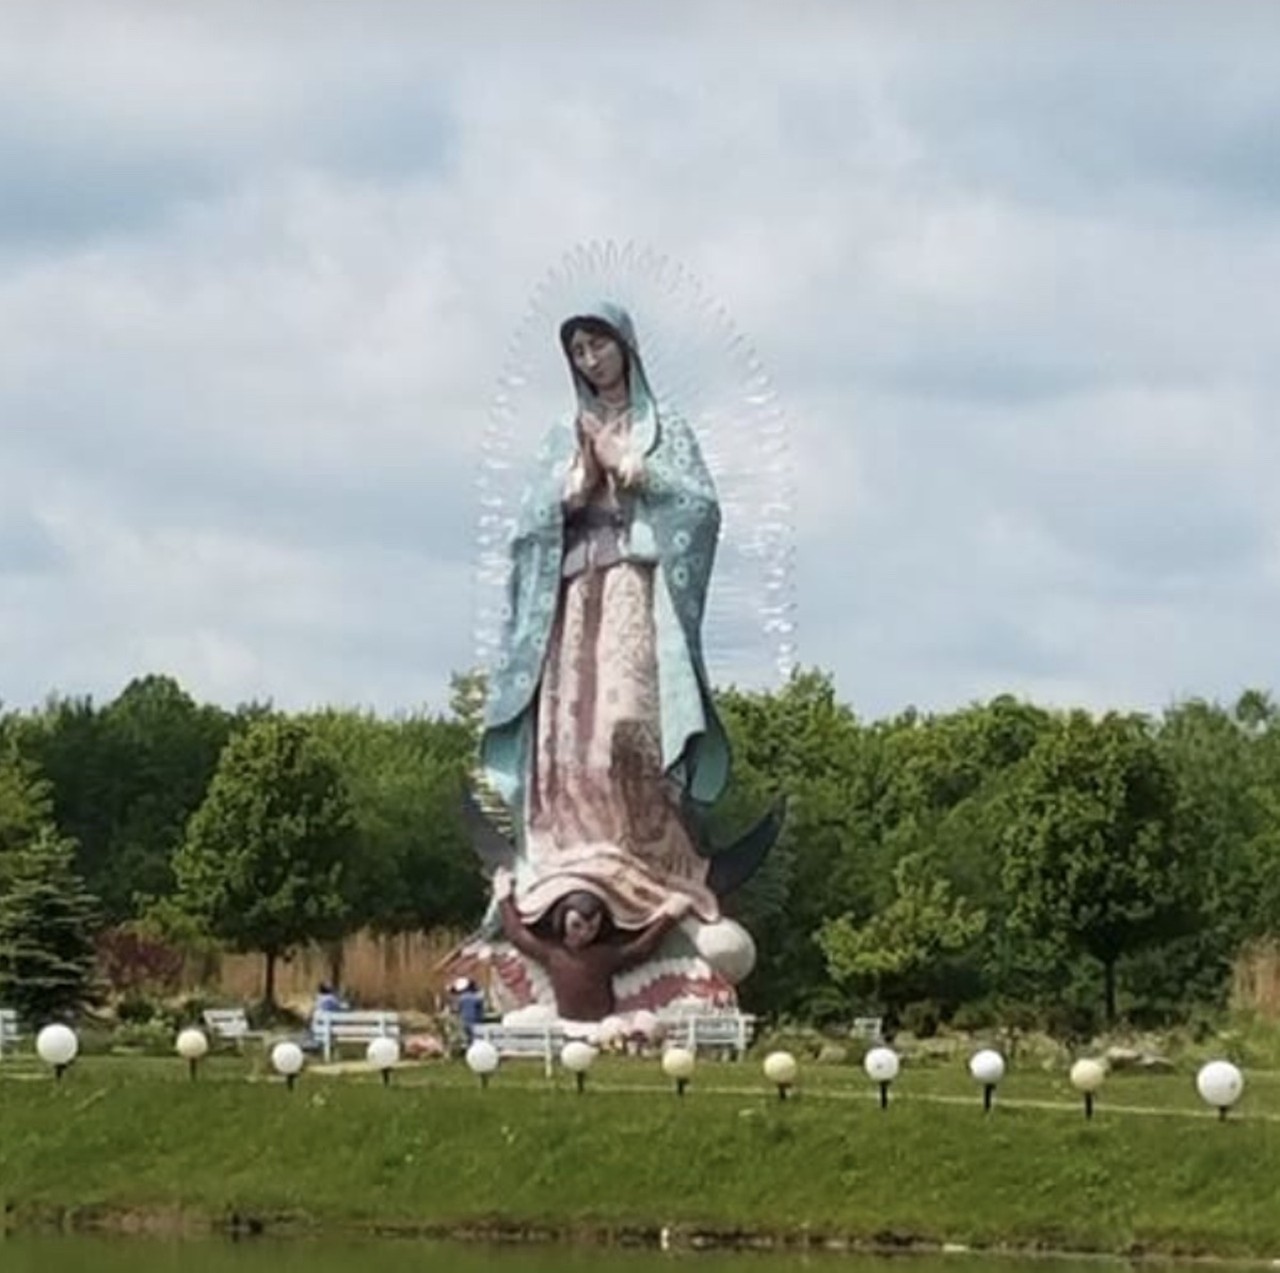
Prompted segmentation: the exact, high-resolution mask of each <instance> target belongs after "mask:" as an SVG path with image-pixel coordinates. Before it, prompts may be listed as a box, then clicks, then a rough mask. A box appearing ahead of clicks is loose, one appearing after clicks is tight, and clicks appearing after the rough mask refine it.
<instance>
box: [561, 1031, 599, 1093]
mask: <svg viewBox="0 0 1280 1273" xmlns="http://www.w3.org/2000/svg"><path fill="white" fill-rule="evenodd" d="M595 1059H596V1050H595V1048H593V1047H592V1046H591V1044H589V1043H584V1042H583V1041H582V1040H581V1039H570V1040H569V1042H568V1043H566V1044H565V1045H564V1047H562V1048H561V1049H560V1064H561V1065H563V1066H564V1068H565V1069H566V1070H568V1071H569V1073H570V1074H572V1075H573V1077H574V1079H575V1080H576V1082H577V1084H578V1091H579V1093H581V1092H583V1091H584V1090H585V1089H586V1086H587V1071H588V1070H589V1069H590V1068H591V1063H592V1061H594V1060H595Z"/></svg>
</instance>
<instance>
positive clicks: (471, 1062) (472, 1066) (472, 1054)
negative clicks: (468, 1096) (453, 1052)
mask: <svg viewBox="0 0 1280 1273" xmlns="http://www.w3.org/2000/svg"><path fill="white" fill-rule="evenodd" d="M498 1061H499V1057H498V1049H497V1048H495V1047H494V1046H493V1044H492V1043H490V1042H489V1040H488V1039H476V1041H475V1042H474V1043H472V1045H471V1046H470V1047H469V1048H468V1049H467V1068H468V1069H469V1070H470V1071H471V1073H472V1074H474V1075H475V1076H476V1077H477V1078H478V1079H479V1080H480V1086H481V1087H482V1088H483V1087H488V1086H489V1076H490V1075H491V1074H492V1073H493V1072H494V1071H495V1070H496V1069H497V1068H498Z"/></svg>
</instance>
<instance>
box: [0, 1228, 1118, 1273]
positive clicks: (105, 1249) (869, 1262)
mask: <svg viewBox="0 0 1280 1273" xmlns="http://www.w3.org/2000/svg"><path fill="white" fill-rule="evenodd" d="M1085 1267H1086V1266H1085V1265H1083V1264H1078V1263H1075V1262H1069V1261H1046V1260H1036V1261H1034V1262H1032V1261H1020V1260H1009V1259H994V1258H993V1259H986V1258H983V1257H981V1256H952V1257H941V1256H916V1257H910V1258H903V1257H899V1258H896V1259H893V1260H888V1259H879V1258H874V1257H870V1256H852V1255H835V1254H833V1255H786V1256H776V1255H757V1254H724V1253H714V1254H713V1253H702V1252H679V1253H672V1254H663V1253H661V1252H656V1251H615V1250H603V1249H600V1248H565V1247H502V1248H491V1247H481V1246H470V1245H465V1244H464V1245H448V1244H440V1243H428V1242H414V1241H409V1240H399V1239H384V1240H380V1241H376V1242H343V1241H334V1240H332V1239H326V1240H323V1241H321V1240H305V1241H303V1240H289V1241H279V1242H276V1241H270V1240H265V1239H264V1240H256V1241H251V1242H224V1241H215V1240H208V1241H192V1240H189V1241H182V1242H177V1241H160V1240H156V1239H144V1238H81V1237H65V1238H64V1237H49V1238H8V1239H0V1268H3V1270H4V1273H588V1271H590V1273H672V1270H679V1271H680V1273H799V1270H801V1269H804V1270H807V1271H808V1273H820V1271H821V1270H823V1269H832V1270H835V1269H839V1270H840V1271H841V1273H944V1270H945V1273H986V1271H987V1270H996V1271H998V1273H1082V1271H1083V1270H1084V1268H1085ZM1088 1268H1089V1269H1090V1270H1092V1273H1097V1269H1098V1262H1097V1261H1096V1260H1095V1261H1092V1262H1090V1263H1089V1265H1088Z"/></svg>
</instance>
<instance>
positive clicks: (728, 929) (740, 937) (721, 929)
mask: <svg viewBox="0 0 1280 1273" xmlns="http://www.w3.org/2000/svg"><path fill="white" fill-rule="evenodd" d="M693 946H694V949H695V950H696V951H697V952H698V954H699V955H701V956H702V958H703V959H705V960H706V961H707V963H709V964H710V965H711V967H712V968H714V969H715V970H716V972H718V973H719V974H720V975H721V976H722V977H723V978H724V979H725V980H726V981H728V982H729V983H731V984H732V985H735V986H736V985H737V984H738V982H740V981H742V980H743V979H744V978H745V977H746V976H747V975H748V974H749V973H750V972H751V970H752V969H753V968H754V967H755V966H756V944H755V941H754V940H753V939H752V937H751V934H750V933H749V932H747V930H746V929H745V928H743V927H742V925H741V924H739V923H737V922H736V921H735V920H732V919H718V920H716V921H715V922H714V923H711V924H700V925H699V926H698V930H697V932H695V933H694V935H693Z"/></svg>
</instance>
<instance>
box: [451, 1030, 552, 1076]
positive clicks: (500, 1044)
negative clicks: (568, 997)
mask: <svg viewBox="0 0 1280 1273" xmlns="http://www.w3.org/2000/svg"><path fill="white" fill-rule="evenodd" d="M471 1038H472V1040H473V1041H474V1040H479V1039H484V1040H486V1041H487V1042H489V1043H492V1044H493V1046H494V1049H495V1050H496V1051H497V1053H498V1055H499V1056H500V1057H533V1058H534V1059H535V1060H539V1061H541V1062H542V1063H543V1066H544V1068H545V1069H546V1072H547V1076H548V1077H550V1076H551V1072H552V1070H553V1069H554V1068H555V1062H556V1058H557V1057H558V1056H559V1055H560V1049H561V1048H562V1047H564V1045H565V1043H566V1041H567V1039H568V1036H567V1035H566V1034H565V1032H564V1027H563V1026H560V1025H555V1024H550V1023H549V1024H547V1025H499V1024H498V1023H497V1022H489V1023H485V1022H479V1023H477V1024H476V1025H474V1026H473V1027H472V1028H471Z"/></svg>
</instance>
